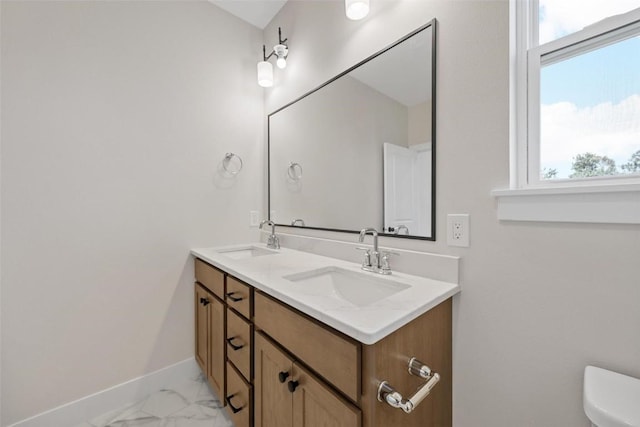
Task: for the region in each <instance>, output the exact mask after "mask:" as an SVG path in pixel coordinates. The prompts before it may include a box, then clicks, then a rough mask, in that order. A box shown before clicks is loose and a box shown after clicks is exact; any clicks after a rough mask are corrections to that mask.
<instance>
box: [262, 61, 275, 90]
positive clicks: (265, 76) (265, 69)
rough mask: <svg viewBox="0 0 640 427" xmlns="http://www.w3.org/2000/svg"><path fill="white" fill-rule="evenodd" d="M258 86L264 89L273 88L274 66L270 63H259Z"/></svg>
mask: <svg viewBox="0 0 640 427" xmlns="http://www.w3.org/2000/svg"><path fill="white" fill-rule="evenodd" d="M258 84H259V85H260V86H262V87H271V86H273V65H271V63H270V62H267V61H261V62H258Z"/></svg>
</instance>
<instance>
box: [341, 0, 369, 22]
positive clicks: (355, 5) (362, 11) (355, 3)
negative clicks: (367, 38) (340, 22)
mask: <svg viewBox="0 0 640 427" xmlns="http://www.w3.org/2000/svg"><path fill="white" fill-rule="evenodd" d="M344 8H345V13H346V14H347V18H349V19H351V20H354V21H358V20H360V19H362V18H364V17H365V16H367V15H368V14H369V0H344Z"/></svg>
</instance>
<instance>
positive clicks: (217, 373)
mask: <svg viewBox="0 0 640 427" xmlns="http://www.w3.org/2000/svg"><path fill="white" fill-rule="evenodd" d="M209 299H210V301H211V304H209V372H208V375H207V379H208V380H209V383H210V384H211V386H212V387H213V388H214V390H215V391H216V394H217V395H218V398H220V400H221V401H223V402H224V392H225V389H224V381H225V374H224V368H225V360H224V351H225V347H226V345H225V340H224V330H225V327H224V304H223V303H222V302H221V301H220V300H218V299H217V298H216V297H214V296H210V297H209Z"/></svg>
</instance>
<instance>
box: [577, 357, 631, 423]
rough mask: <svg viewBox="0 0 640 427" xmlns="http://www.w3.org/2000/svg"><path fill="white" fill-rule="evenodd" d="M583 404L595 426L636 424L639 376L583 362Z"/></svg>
mask: <svg viewBox="0 0 640 427" xmlns="http://www.w3.org/2000/svg"><path fill="white" fill-rule="evenodd" d="M583 405H584V412H585V414H587V417H589V420H591V422H592V423H593V426H595V427H640V379H637V378H633V377H629V376H627V375H622V374H618V373H616V372H612V371H607V370H606V369H601V368H596V367H595V366H587V367H586V368H585V370H584V393H583Z"/></svg>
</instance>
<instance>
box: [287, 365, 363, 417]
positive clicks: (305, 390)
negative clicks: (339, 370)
mask: <svg viewBox="0 0 640 427" xmlns="http://www.w3.org/2000/svg"><path fill="white" fill-rule="evenodd" d="M293 378H294V381H297V384H296V387H295V388H294V391H293V424H294V425H295V426H296V427H326V426H332V427H360V425H361V422H362V421H361V420H362V415H361V412H360V409H358V408H357V407H355V406H354V405H352V404H351V403H349V402H347V401H346V400H344V399H343V398H342V397H340V396H338V394H336V393H335V392H334V391H332V390H330V389H329V388H328V387H327V386H326V385H324V384H323V383H322V382H320V380H318V379H317V378H316V377H315V376H313V375H312V374H311V373H309V372H308V371H307V370H305V369H304V368H302V367H300V366H299V365H298V364H294V367H293ZM294 384H295V383H294Z"/></svg>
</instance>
